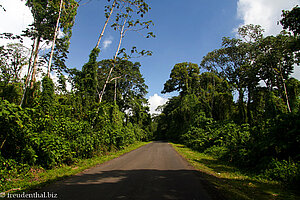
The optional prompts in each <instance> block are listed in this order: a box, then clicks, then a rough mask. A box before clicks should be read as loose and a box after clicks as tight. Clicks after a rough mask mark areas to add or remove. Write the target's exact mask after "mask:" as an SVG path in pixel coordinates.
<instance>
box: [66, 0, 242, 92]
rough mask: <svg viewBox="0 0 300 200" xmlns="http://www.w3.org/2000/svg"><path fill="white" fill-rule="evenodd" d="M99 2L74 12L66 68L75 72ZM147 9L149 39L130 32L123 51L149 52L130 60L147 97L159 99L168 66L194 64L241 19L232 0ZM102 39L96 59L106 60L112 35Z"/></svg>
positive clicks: (93, 30) (89, 44) (90, 40)
mask: <svg viewBox="0 0 300 200" xmlns="http://www.w3.org/2000/svg"><path fill="white" fill-rule="evenodd" d="M103 2H104V1H97V0H94V1H91V2H90V3H88V4H86V5H84V6H82V7H81V8H79V10H78V15H77V18H76V23H75V26H74V30H73V37H72V39H71V46H70V54H69V60H68V62H67V63H68V65H69V66H74V67H76V68H78V69H80V68H81V66H82V65H83V64H84V62H86V61H87V58H88V54H89V52H90V50H91V49H92V48H93V47H94V46H95V44H96V42H97V39H98V34H99V32H100V30H101V28H102V26H103V24H104V20H105V19H104V17H103ZM148 2H149V5H150V7H151V8H152V9H151V10H150V12H149V13H148V15H147V19H151V20H152V21H153V22H154V24H155V25H154V27H153V28H152V30H153V32H154V33H155V35H156V38H154V39H146V38H144V37H141V36H140V35H139V34H137V33H135V32H131V33H128V35H126V37H125V38H124V43H123V44H124V45H123V47H125V48H128V49H130V47H131V46H137V47H138V48H139V49H146V50H151V51H153V55H152V56H150V57H143V58H139V59H134V60H133V61H138V62H140V63H141V64H142V67H141V72H142V74H143V75H144V78H145V80H146V84H147V85H148V86H149V90H148V91H149V93H148V96H152V95H154V94H155V93H157V94H159V95H160V92H161V90H162V89H163V84H164V83H165V81H166V80H167V79H168V78H169V74H170V71H171V69H172V67H173V66H174V65H175V64H176V63H179V62H194V63H200V62H201V59H202V57H203V56H204V55H205V54H206V53H208V52H209V51H212V50H214V49H216V48H219V47H220V44H221V39H222V37H223V36H231V37H233V36H234V34H235V33H233V28H234V27H237V26H238V25H239V24H240V23H241V20H239V19H238V18H237V16H236V1H235V0H227V1H219V0H211V1H199V0H188V1H182V0H163V1H157V0H156V1H151V2H150V1H148ZM103 39H104V40H103V41H105V40H106V41H108V40H109V41H111V42H112V43H111V45H109V46H108V47H107V48H105V49H104V48H103V45H101V47H102V51H101V53H100V56H99V59H100V60H101V59H105V58H112V56H113V55H114V52H115V50H116V45H117V42H118V39H119V38H118V35H117V34H116V33H115V32H114V31H113V30H111V29H107V30H106V32H105V34H104V38H103Z"/></svg>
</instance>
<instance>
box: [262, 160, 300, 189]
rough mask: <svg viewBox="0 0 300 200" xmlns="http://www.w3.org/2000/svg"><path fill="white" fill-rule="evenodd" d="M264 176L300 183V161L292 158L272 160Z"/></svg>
mask: <svg viewBox="0 0 300 200" xmlns="http://www.w3.org/2000/svg"><path fill="white" fill-rule="evenodd" d="M264 176H265V177H267V178H269V179H271V180H280V181H283V182H285V183H290V184H298V183H299V181H300V163H299V162H298V163H295V162H293V161H291V160H289V161H286V160H282V161H278V160H275V159H274V160H272V162H271V163H270V164H269V167H268V169H267V170H266V171H265V173H264Z"/></svg>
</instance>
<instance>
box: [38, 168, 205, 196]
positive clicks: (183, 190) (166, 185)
mask: <svg viewBox="0 0 300 200" xmlns="http://www.w3.org/2000/svg"><path fill="white" fill-rule="evenodd" d="M195 173H197V172H196V171H193V170H112V171H101V172H98V173H93V174H88V173H85V174H81V175H76V176H74V177H72V178H70V179H67V180H64V181H61V182H58V183H57V184H54V185H51V186H49V187H46V188H44V189H43V191H46V192H55V193H57V194H58V197H59V199H101V200H102V199H201V200H206V199H210V198H208V197H207V196H206V193H205V192H204V191H203V188H202V185H201V181H200V180H199V179H198V176H196V175H195Z"/></svg>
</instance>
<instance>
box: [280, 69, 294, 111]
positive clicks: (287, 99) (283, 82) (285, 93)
mask: <svg viewBox="0 0 300 200" xmlns="http://www.w3.org/2000/svg"><path fill="white" fill-rule="evenodd" d="M280 76H281V79H282V84H283V88H284V95H285V99H286V105H287V107H288V111H289V112H292V110H291V107H290V102H289V97H288V95H287V89H286V85H285V81H284V79H283V76H282V72H281V73H280Z"/></svg>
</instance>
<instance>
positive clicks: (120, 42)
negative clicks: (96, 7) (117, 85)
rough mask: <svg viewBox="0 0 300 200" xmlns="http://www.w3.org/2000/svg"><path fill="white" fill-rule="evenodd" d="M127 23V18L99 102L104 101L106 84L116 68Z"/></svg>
mask: <svg viewBox="0 0 300 200" xmlns="http://www.w3.org/2000/svg"><path fill="white" fill-rule="evenodd" d="M125 24H126V20H125V21H124V24H123V26H122V30H121V32H120V40H119V45H118V48H117V51H116V54H115V57H114V61H113V66H112V67H111V68H110V70H109V73H108V76H107V79H106V81H105V84H104V86H103V89H102V91H101V93H100V98H99V103H101V102H102V98H103V95H104V92H105V89H106V86H107V84H108V83H109V79H110V76H111V73H112V71H113V69H114V68H115V62H116V60H117V56H118V53H119V50H120V47H121V44H122V39H123V37H124V27H125Z"/></svg>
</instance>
